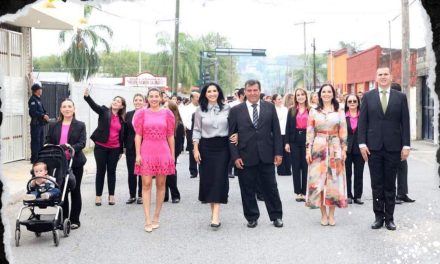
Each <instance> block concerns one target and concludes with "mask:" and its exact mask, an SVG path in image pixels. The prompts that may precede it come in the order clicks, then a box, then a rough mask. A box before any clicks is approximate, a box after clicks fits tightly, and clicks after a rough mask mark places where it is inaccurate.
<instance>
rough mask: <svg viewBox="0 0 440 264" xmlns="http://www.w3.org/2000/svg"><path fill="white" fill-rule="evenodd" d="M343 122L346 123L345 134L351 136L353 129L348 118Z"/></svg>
mask: <svg viewBox="0 0 440 264" xmlns="http://www.w3.org/2000/svg"><path fill="white" fill-rule="evenodd" d="M345 120H346V123H347V132H348V134H349V135H351V134H353V129H352V128H351V123H350V117H348V116H346V117H345Z"/></svg>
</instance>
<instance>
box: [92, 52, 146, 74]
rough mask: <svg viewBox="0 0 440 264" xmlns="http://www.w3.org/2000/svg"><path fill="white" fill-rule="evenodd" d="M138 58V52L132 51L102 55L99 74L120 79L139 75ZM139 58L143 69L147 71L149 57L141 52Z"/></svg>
mask: <svg viewBox="0 0 440 264" xmlns="http://www.w3.org/2000/svg"><path fill="white" fill-rule="evenodd" d="M138 56H139V52H138V51H132V50H122V51H119V52H111V53H103V54H101V67H100V69H99V72H101V73H105V74H106V75H108V76H111V77H121V76H124V75H130V76H135V75H137V74H138V73H139V64H138V63H139V60H138ZM141 57H142V66H143V69H148V68H146V67H147V65H148V62H149V60H150V57H151V55H150V54H148V53H145V52H142V56H141ZM141 71H142V69H141Z"/></svg>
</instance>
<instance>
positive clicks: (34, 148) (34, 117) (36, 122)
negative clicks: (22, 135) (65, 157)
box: [28, 83, 49, 163]
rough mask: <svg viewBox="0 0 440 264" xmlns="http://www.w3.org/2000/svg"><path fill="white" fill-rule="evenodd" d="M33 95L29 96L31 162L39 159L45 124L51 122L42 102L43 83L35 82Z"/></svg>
mask: <svg viewBox="0 0 440 264" xmlns="http://www.w3.org/2000/svg"><path fill="white" fill-rule="evenodd" d="M31 90H32V96H31V98H29V102H28V106H29V115H30V117H31V163H34V162H35V161H37V158H38V152H39V151H40V149H41V148H42V147H43V142H44V136H43V128H44V125H46V124H47V122H49V116H48V115H47V112H46V110H45V109H44V107H43V104H42V103H41V99H40V97H41V94H42V93H43V89H42V87H41V84H39V83H35V84H33V85H32V87H31Z"/></svg>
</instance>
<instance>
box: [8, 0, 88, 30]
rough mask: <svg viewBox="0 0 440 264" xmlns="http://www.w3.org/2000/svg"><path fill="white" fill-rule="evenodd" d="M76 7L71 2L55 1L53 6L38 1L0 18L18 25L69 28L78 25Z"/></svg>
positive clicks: (41, 27) (79, 15)
mask: <svg viewBox="0 0 440 264" xmlns="http://www.w3.org/2000/svg"><path fill="white" fill-rule="evenodd" d="M75 9H76V8H72V5H71V4H67V3H63V2H61V1H57V2H56V3H53V7H52V8H50V7H47V3H46V2H39V3H36V4H33V5H29V6H27V7H25V8H24V9H23V10H22V11H21V12H18V13H17V14H13V15H6V16H3V17H1V18H0V22H5V23H8V24H11V25H14V26H19V27H33V28H37V29H55V30H71V29H74V27H75V26H76V25H78V20H79V18H81V17H82V14H81V13H80V12H79V13H78V14H77V15H76V14H75V13H76V12H72V11H75Z"/></svg>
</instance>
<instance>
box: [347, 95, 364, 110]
mask: <svg viewBox="0 0 440 264" xmlns="http://www.w3.org/2000/svg"><path fill="white" fill-rule="evenodd" d="M350 96H354V97H356V100H357V102H358V106H357V111H358V113H359V111H360V110H361V99H360V98H359V96H357V95H356V94H349V95H347V97H345V106H344V112H347V111H348V103H347V102H348V98H349V97H350Z"/></svg>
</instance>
